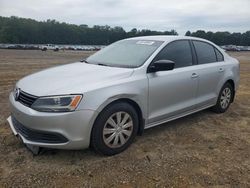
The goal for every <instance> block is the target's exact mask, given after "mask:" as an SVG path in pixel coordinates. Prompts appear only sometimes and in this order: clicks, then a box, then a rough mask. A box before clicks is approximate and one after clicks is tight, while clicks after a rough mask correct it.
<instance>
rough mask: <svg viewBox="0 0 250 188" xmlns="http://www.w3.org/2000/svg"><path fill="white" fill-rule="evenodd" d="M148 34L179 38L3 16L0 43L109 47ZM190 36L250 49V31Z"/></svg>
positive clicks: (106, 26)
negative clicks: (108, 45) (123, 40)
mask: <svg viewBox="0 0 250 188" xmlns="http://www.w3.org/2000/svg"><path fill="white" fill-rule="evenodd" d="M146 35H178V33H177V32H176V31H175V30H170V31H152V30H148V29H142V30H138V29H136V28H134V29H132V30H131V31H128V32H126V31H125V30H124V29H123V28H122V27H119V26H117V27H110V26H108V25H105V26H100V25H94V26H93V27H89V26H88V25H85V24H82V25H75V24H68V23H64V22H62V23H61V22H58V21H56V20H47V21H36V20H33V19H27V18H19V17H16V16H11V17H1V16H0V43H15V44H47V43H53V44H86V45H107V44H110V43H112V42H115V41H117V40H120V39H124V38H128V37H135V36H146ZM186 35H188V36H196V37H201V38H205V39H208V40H211V41H213V42H215V43H216V44H218V45H225V44H235V45H249V46H250V31H247V32H245V33H242V34H241V33H229V32H216V33H213V32H205V31H201V30H199V31H196V32H192V33H191V32H190V31H188V32H187V33H186Z"/></svg>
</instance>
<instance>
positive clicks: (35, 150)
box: [25, 144, 41, 155]
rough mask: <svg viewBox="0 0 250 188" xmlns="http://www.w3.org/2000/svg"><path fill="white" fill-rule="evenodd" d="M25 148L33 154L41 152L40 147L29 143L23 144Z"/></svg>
mask: <svg viewBox="0 0 250 188" xmlns="http://www.w3.org/2000/svg"><path fill="white" fill-rule="evenodd" d="M25 146H26V147H27V149H28V150H29V151H31V152H32V154H33V155H39V154H40V153H41V147H39V146H34V145H30V144H25Z"/></svg>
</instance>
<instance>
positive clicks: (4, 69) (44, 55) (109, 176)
mask: <svg viewBox="0 0 250 188" xmlns="http://www.w3.org/2000/svg"><path fill="white" fill-rule="evenodd" d="M88 55H89V53H86V52H69V51H67V52H66V51H65V52H62V51H61V52H41V51H18V50H0V187H28V186H29V187H30V186H32V187H44V186H45V187H164V186H165V187H207V186H216V187H250V52H241V53H239V52H237V53H232V54H231V55H232V56H234V57H236V58H238V59H239V60H240V63H241V83H240V89H239V92H238V93H237V96H236V100H235V102H234V103H233V105H232V106H231V107H230V109H229V110H228V112H226V113H225V114H221V115H217V114H214V113H212V112H210V111H209V110H205V111H202V112H199V113H196V114H194V115H191V116H188V117H185V118H182V119H179V120H176V121H173V122H170V123H166V124H163V125H161V126H158V127H155V128H152V129H149V130H146V131H145V133H144V135H143V136H138V137H137V139H136V141H135V143H134V144H133V145H132V146H131V147H130V148H129V149H128V150H126V151H125V152H123V153H121V154H119V155H116V156H112V157H103V156H100V155H98V154H96V153H94V152H93V151H91V150H83V151H62V150H49V151H46V152H45V153H44V154H42V155H39V156H33V155H32V154H31V153H30V152H29V151H28V150H27V149H26V148H25V147H24V146H23V145H22V144H21V143H20V142H19V140H18V139H17V138H16V137H14V136H13V134H12V133H11V130H10V128H9V126H8V124H7V122H6V118H7V117H8V116H9V114H10V112H9V107H8V94H9V92H10V91H11V90H12V88H13V85H14V84H15V82H16V81H17V80H18V79H20V78H21V77H23V76H25V75H27V74H30V73H32V72H35V71H38V70H41V69H43V68H46V67H51V66H55V65H59V64H65V63H69V62H74V61H76V60H79V59H82V58H84V57H86V56H88Z"/></svg>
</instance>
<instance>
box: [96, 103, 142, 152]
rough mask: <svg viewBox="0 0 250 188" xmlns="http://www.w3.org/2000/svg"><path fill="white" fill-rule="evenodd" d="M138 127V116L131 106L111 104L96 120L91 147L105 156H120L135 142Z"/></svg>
mask: <svg viewBox="0 0 250 188" xmlns="http://www.w3.org/2000/svg"><path fill="white" fill-rule="evenodd" d="M138 125H139V124H138V115H137V113H136V110H135V109H134V108H133V107H132V106H131V105H129V104H127V103H124V102H119V103H114V104H111V105H110V106H108V107H107V108H105V109H104V110H103V111H102V112H101V113H100V114H99V116H98V117H97V119H96V122H95V124H94V126H93V129H92V135H91V145H92V147H93V148H94V149H95V150H96V151H97V152H99V153H102V154H104V155H114V154H118V153H120V152H122V151H124V150H125V149H126V148H128V147H129V145H130V144H131V143H132V142H133V140H134V138H135V136H136V133H137V131H138Z"/></svg>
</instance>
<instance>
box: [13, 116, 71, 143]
mask: <svg viewBox="0 0 250 188" xmlns="http://www.w3.org/2000/svg"><path fill="white" fill-rule="evenodd" d="M11 119H12V123H13V125H14V127H15V129H16V131H17V132H18V133H19V134H21V135H22V136H23V137H24V138H26V139H27V140H30V141H33V142H42V143H54V144H59V143H65V142H68V139H67V138H65V137H64V136H63V135H61V134H59V133H52V132H47V131H38V130H34V129H30V128H27V127H25V126H24V125H22V124H21V123H20V122H19V121H18V120H16V118H15V117H13V116H11Z"/></svg>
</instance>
